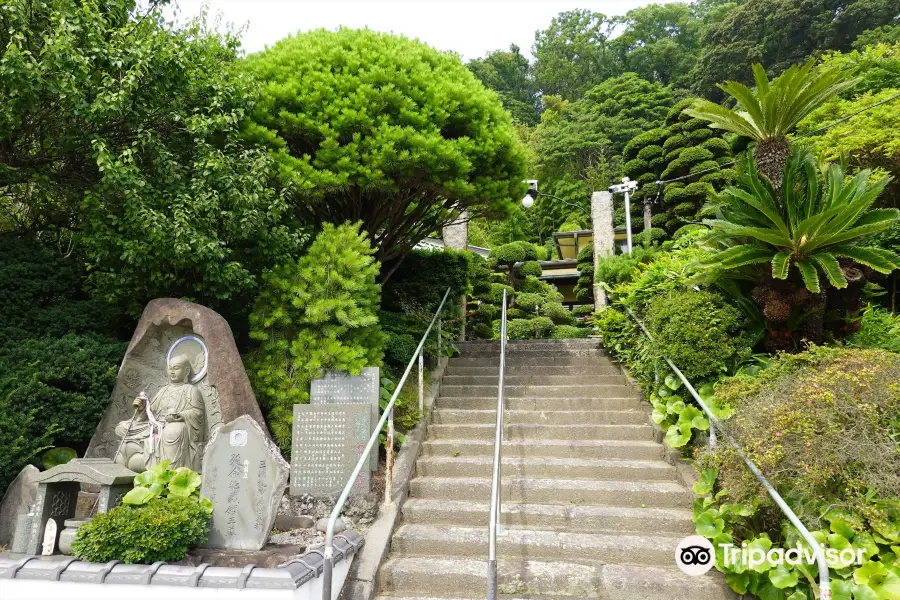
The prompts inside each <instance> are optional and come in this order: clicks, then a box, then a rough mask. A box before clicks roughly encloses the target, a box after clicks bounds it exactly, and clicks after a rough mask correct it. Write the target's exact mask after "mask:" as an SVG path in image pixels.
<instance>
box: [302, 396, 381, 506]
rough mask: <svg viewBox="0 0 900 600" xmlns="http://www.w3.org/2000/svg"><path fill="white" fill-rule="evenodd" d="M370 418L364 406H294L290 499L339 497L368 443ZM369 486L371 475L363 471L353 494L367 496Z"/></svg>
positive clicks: (369, 489)
mask: <svg viewBox="0 0 900 600" xmlns="http://www.w3.org/2000/svg"><path fill="white" fill-rule="evenodd" d="M371 416H372V413H371V409H370V407H369V406H368V405H366V404H318V405H311V404H295V405H294V431H293V434H294V435H293V443H292V445H291V495H294V496H299V495H301V494H311V495H313V496H330V495H333V494H339V493H340V492H341V490H343V489H344V486H345V485H346V484H347V480H348V479H349V478H350V475H352V474H353V469H354V468H355V467H356V463H357V462H359V458H360V457H361V456H362V454H363V450H365V448H366V444H367V443H368V441H369V437H370V435H371V431H372V425H371V422H370V421H371ZM376 449H377V446H376V447H375V448H373V449H372V452H375V451H376ZM371 485H372V476H371V473H370V472H369V469H363V470H362V471H360V473H359V477H358V478H357V479H356V485H355V487H354V489H353V492H354V493H358V494H367V493H369V492H370V491H371Z"/></svg>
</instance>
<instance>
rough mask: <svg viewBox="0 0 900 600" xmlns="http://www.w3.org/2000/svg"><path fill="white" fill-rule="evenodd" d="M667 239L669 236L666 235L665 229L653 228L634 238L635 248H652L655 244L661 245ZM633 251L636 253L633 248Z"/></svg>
mask: <svg viewBox="0 0 900 600" xmlns="http://www.w3.org/2000/svg"><path fill="white" fill-rule="evenodd" d="M667 237H669V236H668V234H667V233H666V230H665V229H660V228H657V227H651V228H650V229H645V230H644V231H642V232H640V233H639V234H637V235H636V236H634V240H633V246H636V245H641V246H652V245H653V244H659V243H661V242H662V241H663V240H665V239H666V238H667ZM632 251H634V248H632Z"/></svg>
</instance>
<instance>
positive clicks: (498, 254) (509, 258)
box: [490, 242, 526, 264]
mask: <svg viewBox="0 0 900 600" xmlns="http://www.w3.org/2000/svg"><path fill="white" fill-rule="evenodd" d="M525 256H526V254H525V247H524V246H523V245H522V244H520V243H518V242H512V243H510V244H503V245H502V246H497V247H496V248H491V253H490V258H493V259H495V260H496V261H497V262H499V263H503V264H508V263H517V262H522V261H524V260H525Z"/></svg>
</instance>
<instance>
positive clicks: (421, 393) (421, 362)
mask: <svg viewBox="0 0 900 600" xmlns="http://www.w3.org/2000/svg"><path fill="white" fill-rule="evenodd" d="M423 354H424V352H419V412H420V413H422V414H423V415H424V414H425V363H424V360H423V358H422V355H423Z"/></svg>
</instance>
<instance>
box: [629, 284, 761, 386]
mask: <svg viewBox="0 0 900 600" xmlns="http://www.w3.org/2000/svg"><path fill="white" fill-rule="evenodd" d="M743 321H744V319H743V317H742V315H741V312H740V311H739V310H738V309H736V308H734V307H732V306H730V305H728V304H726V303H725V302H724V300H723V299H722V297H721V296H719V295H718V294H714V293H712V292H708V291H699V292H697V291H693V290H691V291H684V292H682V291H673V292H669V293H665V294H660V295H658V296H656V297H654V298H653V299H652V300H651V301H650V302H649V303H648V305H647V312H646V314H645V320H644V322H645V324H646V325H647V328H648V329H649V330H650V333H651V335H652V336H653V338H654V339H653V342H652V347H653V350H654V353H655V355H656V356H660V357H663V356H664V357H666V358H668V359H669V360H671V361H672V362H673V363H675V365H676V366H677V367H678V368H679V369H681V370H682V372H684V375H685V377H687V378H688V379H689V380H691V381H699V380H702V379H705V378H707V377H713V376H717V375H721V374H724V373H725V372H726V371H727V370H728V368H729V367H730V366H731V365H732V363H733V359H734V357H735V355H736V354H737V353H738V352H741V351H746V350H747V349H748V348H747V347H748V345H749V344H748V343H747V341H745V340H744V339H743V336H741V328H742V326H743Z"/></svg>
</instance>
